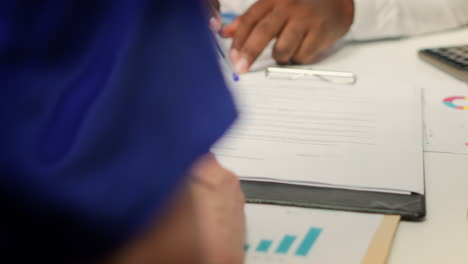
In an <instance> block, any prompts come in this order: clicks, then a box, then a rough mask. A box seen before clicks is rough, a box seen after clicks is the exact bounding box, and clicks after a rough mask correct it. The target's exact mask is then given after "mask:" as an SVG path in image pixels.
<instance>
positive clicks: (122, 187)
mask: <svg viewBox="0 0 468 264" xmlns="http://www.w3.org/2000/svg"><path fill="white" fill-rule="evenodd" d="M206 25H207V21H206V19H205V16H204V9H203V8H202V7H201V4H200V3H199V2H198V1H195V0H179V1H175V0H170V1H155V0H148V1H144V0H112V1H105V0H68V1H64V0H9V1H2V2H1V3H0V124H1V129H0V180H1V181H0V203H1V204H0V206H1V210H2V214H1V215H2V217H1V218H0V219H1V220H0V221H1V225H0V237H1V238H0V243H1V244H0V246H1V247H2V248H1V252H2V254H4V252H8V254H6V256H0V259H2V261H4V260H6V259H8V258H9V257H11V258H16V260H17V261H18V260H20V259H21V257H24V256H31V255H32V256H34V258H35V259H36V261H38V262H43V261H44V259H41V258H42V257H43V258H47V262H48V263H53V262H62V263H64V262H63V261H64V260H67V261H70V260H75V261H80V260H88V259H93V258H96V257H100V256H104V255H106V254H108V253H109V252H111V251H112V250H115V249H116V248H118V247H119V246H122V244H123V243H124V242H125V241H127V240H128V239H130V238H132V237H133V236H134V235H135V233H136V232H138V231H139V230H141V229H142V228H144V227H145V225H147V224H148V221H150V220H151V219H153V218H154V217H155V216H156V217H157V216H158V213H160V212H161V211H162V210H163V209H164V206H165V205H166V203H167V202H168V200H169V198H170V196H171V193H172V192H173V191H174V190H175V189H176V188H177V186H179V185H180V184H181V183H182V181H183V180H184V178H185V177H184V174H185V173H186V171H187V169H188V168H189V166H190V164H191V163H192V162H193V161H194V160H195V159H196V158H197V157H199V156H200V155H202V154H204V153H206V152H208V151H209V148H210V146H211V145H212V144H213V143H214V142H215V141H216V140H217V139H218V138H219V137H220V136H221V135H222V134H223V132H224V131H225V130H226V129H227V127H228V126H229V125H230V124H231V123H232V121H233V120H234V119H235V116H236V111H235V108H234V106H233V102H232V99H231V97H230V94H229V92H228V90H227V89H226V87H225V84H224V81H223V77H222V74H221V72H220V70H219V67H218V64H217V59H216V54H215V52H214V49H213V47H212V40H211V37H210V32H209V31H208V30H207V27H206ZM25 252H27V254H25Z"/></svg>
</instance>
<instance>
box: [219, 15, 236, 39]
mask: <svg viewBox="0 0 468 264" xmlns="http://www.w3.org/2000/svg"><path fill="white" fill-rule="evenodd" d="M238 28H239V19H237V18H236V19H234V21H232V23H231V24H229V25H226V26H224V27H223V29H222V30H221V36H223V37H224V38H232V37H234V35H235V34H236V32H237V29H238Z"/></svg>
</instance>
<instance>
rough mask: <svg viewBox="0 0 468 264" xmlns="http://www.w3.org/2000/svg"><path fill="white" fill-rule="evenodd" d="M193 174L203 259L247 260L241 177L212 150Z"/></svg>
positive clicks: (234, 263) (209, 262)
mask: <svg viewBox="0 0 468 264" xmlns="http://www.w3.org/2000/svg"><path fill="white" fill-rule="evenodd" d="M192 174H193V176H192V177H193V183H192V195H193V197H194V208H195V213H196V219H198V229H199V230H200V237H201V244H200V247H201V250H202V251H201V252H202V256H205V257H204V260H205V261H204V262H203V263H206V264H219V263H226V264H240V263H243V262H244V245H245V216H244V195H243V193H242V190H241V188H240V182H239V179H238V178H237V176H236V175H234V174H233V173H231V172H230V171H227V170H226V169H224V168H223V167H221V166H220V165H219V163H218V162H217V161H216V159H215V157H214V156H213V155H211V154H210V155H207V156H205V157H203V158H202V159H201V160H199V161H198V162H197V163H196V165H195V166H194V167H193V169H192Z"/></svg>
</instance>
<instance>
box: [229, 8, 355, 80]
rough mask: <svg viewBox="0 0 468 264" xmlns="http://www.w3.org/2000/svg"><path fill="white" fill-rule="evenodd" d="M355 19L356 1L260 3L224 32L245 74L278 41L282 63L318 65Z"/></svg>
mask: <svg viewBox="0 0 468 264" xmlns="http://www.w3.org/2000/svg"><path fill="white" fill-rule="evenodd" d="M353 18H354V2H353V0H259V1H258V2H256V3H255V4H253V5H252V6H251V7H250V8H249V9H248V10H247V11H246V12H245V14H243V15H241V16H239V17H237V18H236V19H235V20H234V21H233V22H232V23H231V24H230V25H228V26H226V27H224V28H223V29H222V32H221V33H222V35H223V36H224V37H227V38H232V39H233V42H232V47H231V51H230V53H229V56H230V59H231V61H232V63H233V65H234V68H235V70H236V71H237V72H238V73H244V72H247V71H249V68H250V66H251V65H252V64H253V62H254V61H255V60H256V58H257V57H258V56H259V55H260V53H261V52H262V51H263V50H264V49H265V47H266V46H267V44H268V43H269V42H270V41H271V40H273V39H275V38H277V41H276V43H275V46H274V49H273V58H274V59H275V60H276V61H277V62H278V63H280V64H285V63H289V62H292V63H297V64H308V63H312V62H314V60H315V59H316V58H317V55H318V54H319V53H320V52H322V51H325V50H327V49H329V48H330V47H332V46H333V44H334V43H335V42H336V41H337V40H339V39H340V38H341V37H343V35H344V34H346V32H347V31H348V30H349V28H350V26H351V24H352V22H353Z"/></svg>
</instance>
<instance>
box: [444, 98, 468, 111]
mask: <svg viewBox="0 0 468 264" xmlns="http://www.w3.org/2000/svg"><path fill="white" fill-rule="evenodd" d="M457 100H466V101H468V97H464V96H453V97H448V98H445V99H444V104H445V105H446V106H448V107H451V108H455V109H460V110H468V106H463V105H457V104H456V102H455V101H457Z"/></svg>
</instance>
